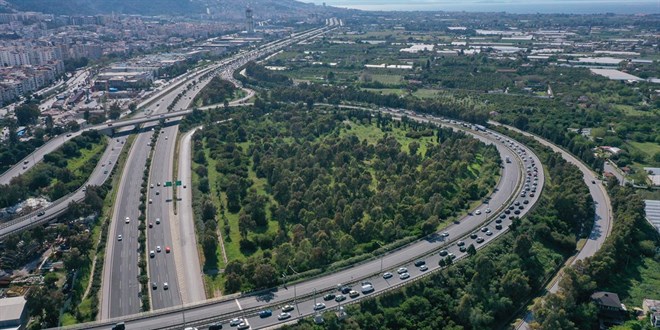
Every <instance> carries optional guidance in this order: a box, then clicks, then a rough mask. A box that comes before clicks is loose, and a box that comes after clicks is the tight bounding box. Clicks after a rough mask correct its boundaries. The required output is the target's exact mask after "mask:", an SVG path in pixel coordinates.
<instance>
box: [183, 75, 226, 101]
mask: <svg viewBox="0 0 660 330" xmlns="http://www.w3.org/2000/svg"><path fill="white" fill-rule="evenodd" d="M234 93H236V86H234V84H232V83H230V82H228V81H226V80H223V79H222V78H221V77H217V76H216V77H213V79H211V81H209V83H208V84H207V85H206V86H204V88H202V90H201V91H199V93H198V94H197V96H195V100H193V103H192V104H194V105H197V106H206V105H209V104H218V103H223V102H224V101H225V100H231V99H232V98H233V97H234Z"/></svg>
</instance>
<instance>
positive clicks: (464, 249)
mask: <svg viewBox="0 0 660 330" xmlns="http://www.w3.org/2000/svg"><path fill="white" fill-rule="evenodd" d="M458 251H461V252H465V251H467V248H466V247H465V246H461V247H459V248H458Z"/></svg>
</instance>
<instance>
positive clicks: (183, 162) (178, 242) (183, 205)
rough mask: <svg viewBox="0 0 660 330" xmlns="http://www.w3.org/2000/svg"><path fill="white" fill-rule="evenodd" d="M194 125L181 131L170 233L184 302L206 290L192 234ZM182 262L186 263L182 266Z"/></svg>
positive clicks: (199, 297) (200, 297)
mask: <svg viewBox="0 0 660 330" xmlns="http://www.w3.org/2000/svg"><path fill="white" fill-rule="evenodd" d="M195 131H197V129H194V130H191V131H190V132H188V133H186V134H184V135H183V137H182V138H181V142H180V144H179V168H178V170H179V175H178V179H179V180H180V181H181V182H182V185H181V186H178V187H177V193H176V195H177V198H178V199H179V200H178V201H177V210H178V214H177V217H176V220H175V222H176V223H177V225H178V226H177V227H176V228H177V230H175V232H173V233H172V235H173V236H175V237H176V238H175V239H174V244H173V245H174V246H175V247H177V251H176V254H175V259H176V263H177V265H180V267H179V268H180V269H181V270H182V271H183V272H185V274H183V275H182V276H180V277H179V278H180V279H183V280H181V281H179V282H180V286H181V288H182V294H181V296H182V298H183V303H184V304H188V303H193V302H200V301H204V300H206V293H205V292H204V286H203V285H202V283H203V280H202V270H201V266H200V263H199V255H198V252H197V251H198V250H197V238H196V235H195V218H194V215H193V208H192V189H191V188H190V184H191V182H192V175H191V170H192V148H191V142H192V136H193V134H194V133H195ZM184 265H185V266H184Z"/></svg>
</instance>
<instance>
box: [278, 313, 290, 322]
mask: <svg viewBox="0 0 660 330" xmlns="http://www.w3.org/2000/svg"><path fill="white" fill-rule="evenodd" d="M290 317H291V313H287V312H282V313H280V315H277V319H278V320H280V321H282V320H286V319H288V318H290Z"/></svg>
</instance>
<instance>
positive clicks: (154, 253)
mask: <svg viewBox="0 0 660 330" xmlns="http://www.w3.org/2000/svg"><path fill="white" fill-rule="evenodd" d="M149 256H150V257H152V258H153V257H155V256H156V252H154V250H151V251H149Z"/></svg>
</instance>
